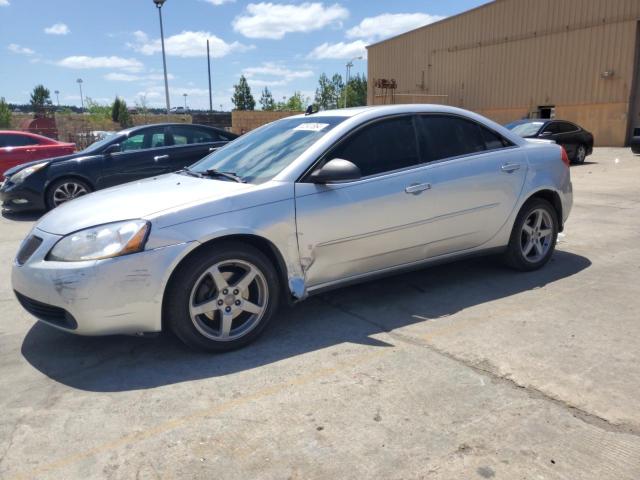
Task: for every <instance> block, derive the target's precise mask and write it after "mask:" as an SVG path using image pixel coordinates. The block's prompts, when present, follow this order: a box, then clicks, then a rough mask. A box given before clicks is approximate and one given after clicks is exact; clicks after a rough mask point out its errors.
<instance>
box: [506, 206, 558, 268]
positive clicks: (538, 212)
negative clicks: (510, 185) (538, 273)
mask: <svg viewBox="0 0 640 480" xmlns="http://www.w3.org/2000/svg"><path fill="white" fill-rule="evenodd" d="M557 238H558V215H557V213H556V210H555V208H553V206H552V205H551V204H550V203H549V202H547V201H546V200H543V199H541V198H534V199H531V200H529V201H528V202H527V203H525V204H524V206H523V207H522V209H521V210H520V213H519V214H518V217H517V218H516V221H515V224H514V225H513V230H512V231H511V238H510V240H509V246H508V249H507V252H506V254H505V260H506V261H507V263H508V264H509V265H510V266H511V267H513V268H516V269H518V270H523V271H530V270H537V269H538V268H540V267H542V266H543V265H544V264H546V263H547V262H548V261H549V259H550V258H551V255H553V251H554V249H555V246H556V240H557Z"/></svg>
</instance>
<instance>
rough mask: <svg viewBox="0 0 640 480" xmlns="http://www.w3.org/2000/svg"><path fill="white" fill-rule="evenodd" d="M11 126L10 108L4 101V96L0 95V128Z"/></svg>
mask: <svg viewBox="0 0 640 480" xmlns="http://www.w3.org/2000/svg"><path fill="white" fill-rule="evenodd" d="M10 126H11V110H10V109H9V105H7V102H5V100H4V97H0V128H9V127H10Z"/></svg>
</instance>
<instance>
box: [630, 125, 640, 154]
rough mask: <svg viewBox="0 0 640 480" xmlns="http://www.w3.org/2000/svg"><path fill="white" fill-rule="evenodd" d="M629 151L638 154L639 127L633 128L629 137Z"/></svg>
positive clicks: (639, 152)
mask: <svg viewBox="0 0 640 480" xmlns="http://www.w3.org/2000/svg"><path fill="white" fill-rule="evenodd" d="M631 151H632V152H633V153H636V154H640V127H636V128H634V129H633V136H632V137H631Z"/></svg>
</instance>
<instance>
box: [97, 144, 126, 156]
mask: <svg viewBox="0 0 640 480" xmlns="http://www.w3.org/2000/svg"><path fill="white" fill-rule="evenodd" d="M120 151H122V149H121V147H120V144H119V143H112V144H111V145H109V146H108V147H107V148H105V149H104V150H103V151H102V153H104V154H105V155H111V154H112V153H118V152H120Z"/></svg>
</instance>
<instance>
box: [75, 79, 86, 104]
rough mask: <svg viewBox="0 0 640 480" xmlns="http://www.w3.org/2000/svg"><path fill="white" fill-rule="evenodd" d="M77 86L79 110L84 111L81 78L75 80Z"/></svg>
mask: <svg viewBox="0 0 640 480" xmlns="http://www.w3.org/2000/svg"><path fill="white" fill-rule="evenodd" d="M76 82H77V84H78V86H79V87H80V112H81V113H82V112H84V97H83V96H82V79H81V78H79V79H77V80H76Z"/></svg>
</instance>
